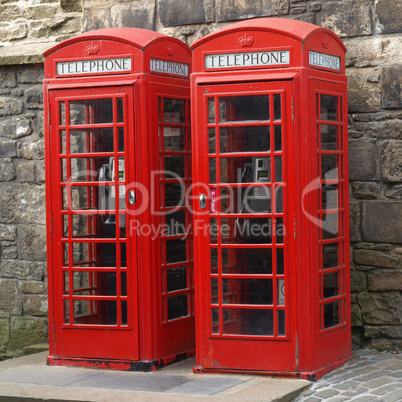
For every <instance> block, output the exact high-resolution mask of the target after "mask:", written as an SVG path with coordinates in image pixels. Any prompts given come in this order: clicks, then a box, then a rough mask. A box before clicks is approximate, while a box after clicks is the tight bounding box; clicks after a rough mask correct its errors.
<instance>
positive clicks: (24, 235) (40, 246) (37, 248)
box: [17, 225, 46, 260]
mask: <svg viewBox="0 0 402 402" xmlns="http://www.w3.org/2000/svg"><path fill="white" fill-rule="evenodd" d="M17 244H18V255H19V258H20V259H21V260H46V227H45V226H44V225H20V226H19V227H18V241H17Z"/></svg>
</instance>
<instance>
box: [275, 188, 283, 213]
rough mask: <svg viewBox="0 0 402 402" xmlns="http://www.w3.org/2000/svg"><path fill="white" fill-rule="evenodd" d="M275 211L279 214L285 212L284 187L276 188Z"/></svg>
mask: <svg viewBox="0 0 402 402" xmlns="http://www.w3.org/2000/svg"><path fill="white" fill-rule="evenodd" d="M275 197H276V198H275V207H276V208H275V210H276V211H275V212H276V213H277V214H281V213H283V187H277V188H276V189H275Z"/></svg>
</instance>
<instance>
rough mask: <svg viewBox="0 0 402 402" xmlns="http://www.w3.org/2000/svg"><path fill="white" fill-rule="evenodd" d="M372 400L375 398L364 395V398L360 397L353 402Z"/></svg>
mask: <svg viewBox="0 0 402 402" xmlns="http://www.w3.org/2000/svg"><path fill="white" fill-rule="evenodd" d="M374 399H377V398H376V397H375V396H370V395H366V396H361V397H359V398H353V402H367V401H372V400H374Z"/></svg>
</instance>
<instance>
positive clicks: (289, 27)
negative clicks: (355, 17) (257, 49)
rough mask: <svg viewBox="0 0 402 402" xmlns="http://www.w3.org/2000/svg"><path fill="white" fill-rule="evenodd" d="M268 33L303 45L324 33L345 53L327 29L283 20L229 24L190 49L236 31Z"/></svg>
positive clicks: (258, 19) (254, 20)
mask: <svg viewBox="0 0 402 402" xmlns="http://www.w3.org/2000/svg"><path fill="white" fill-rule="evenodd" d="M245 30H247V31H268V32H272V33H276V34H279V35H283V36H288V37H290V38H292V39H294V40H297V41H299V42H301V43H303V42H304V41H305V40H306V39H307V38H309V37H310V36H312V35H314V34H317V33H325V34H327V35H329V36H331V37H332V38H333V39H334V40H335V41H337V42H338V43H339V45H340V46H341V47H342V49H343V50H344V51H345V52H346V47H345V45H344V44H343V43H342V41H341V40H340V39H339V38H338V36H337V35H336V34H335V33H334V32H332V31H330V30H329V29H327V28H322V27H319V26H317V25H314V24H310V23H308V22H304V21H297V20H291V19H285V18H256V19H252V20H245V21H241V22H237V23H234V24H230V25H228V26H226V27H224V28H221V29H218V30H217V31H215V32H212V33H210V34H209V35H206V36H204V37H202V38H199V39H197V40H196V41H195V42H194V43H193V44H192V45H191V48H192V49H196V48H198V47H199V46H201V45H203V44H204V43H205V42H207V41H209V40H211V39H215V38H217V37H219V36H224V35H226V34H229V33H233V32H237V31H245Z"/></svg>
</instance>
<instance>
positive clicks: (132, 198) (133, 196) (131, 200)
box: [128, 190, 137, 205]
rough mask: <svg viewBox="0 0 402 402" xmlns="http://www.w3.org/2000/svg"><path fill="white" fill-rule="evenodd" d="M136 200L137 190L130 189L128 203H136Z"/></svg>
mask: <svg viewBox="0 0 402 402" xmlns="http://www.w3.org/2000/svg"><path fill="white" fill-rule="evenodd" d="M136 201H137V195H136V194H135V191H134V190H130V191H129V192H128V203H129V204H130V205H134V204H135V203H136Z"/></svg>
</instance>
